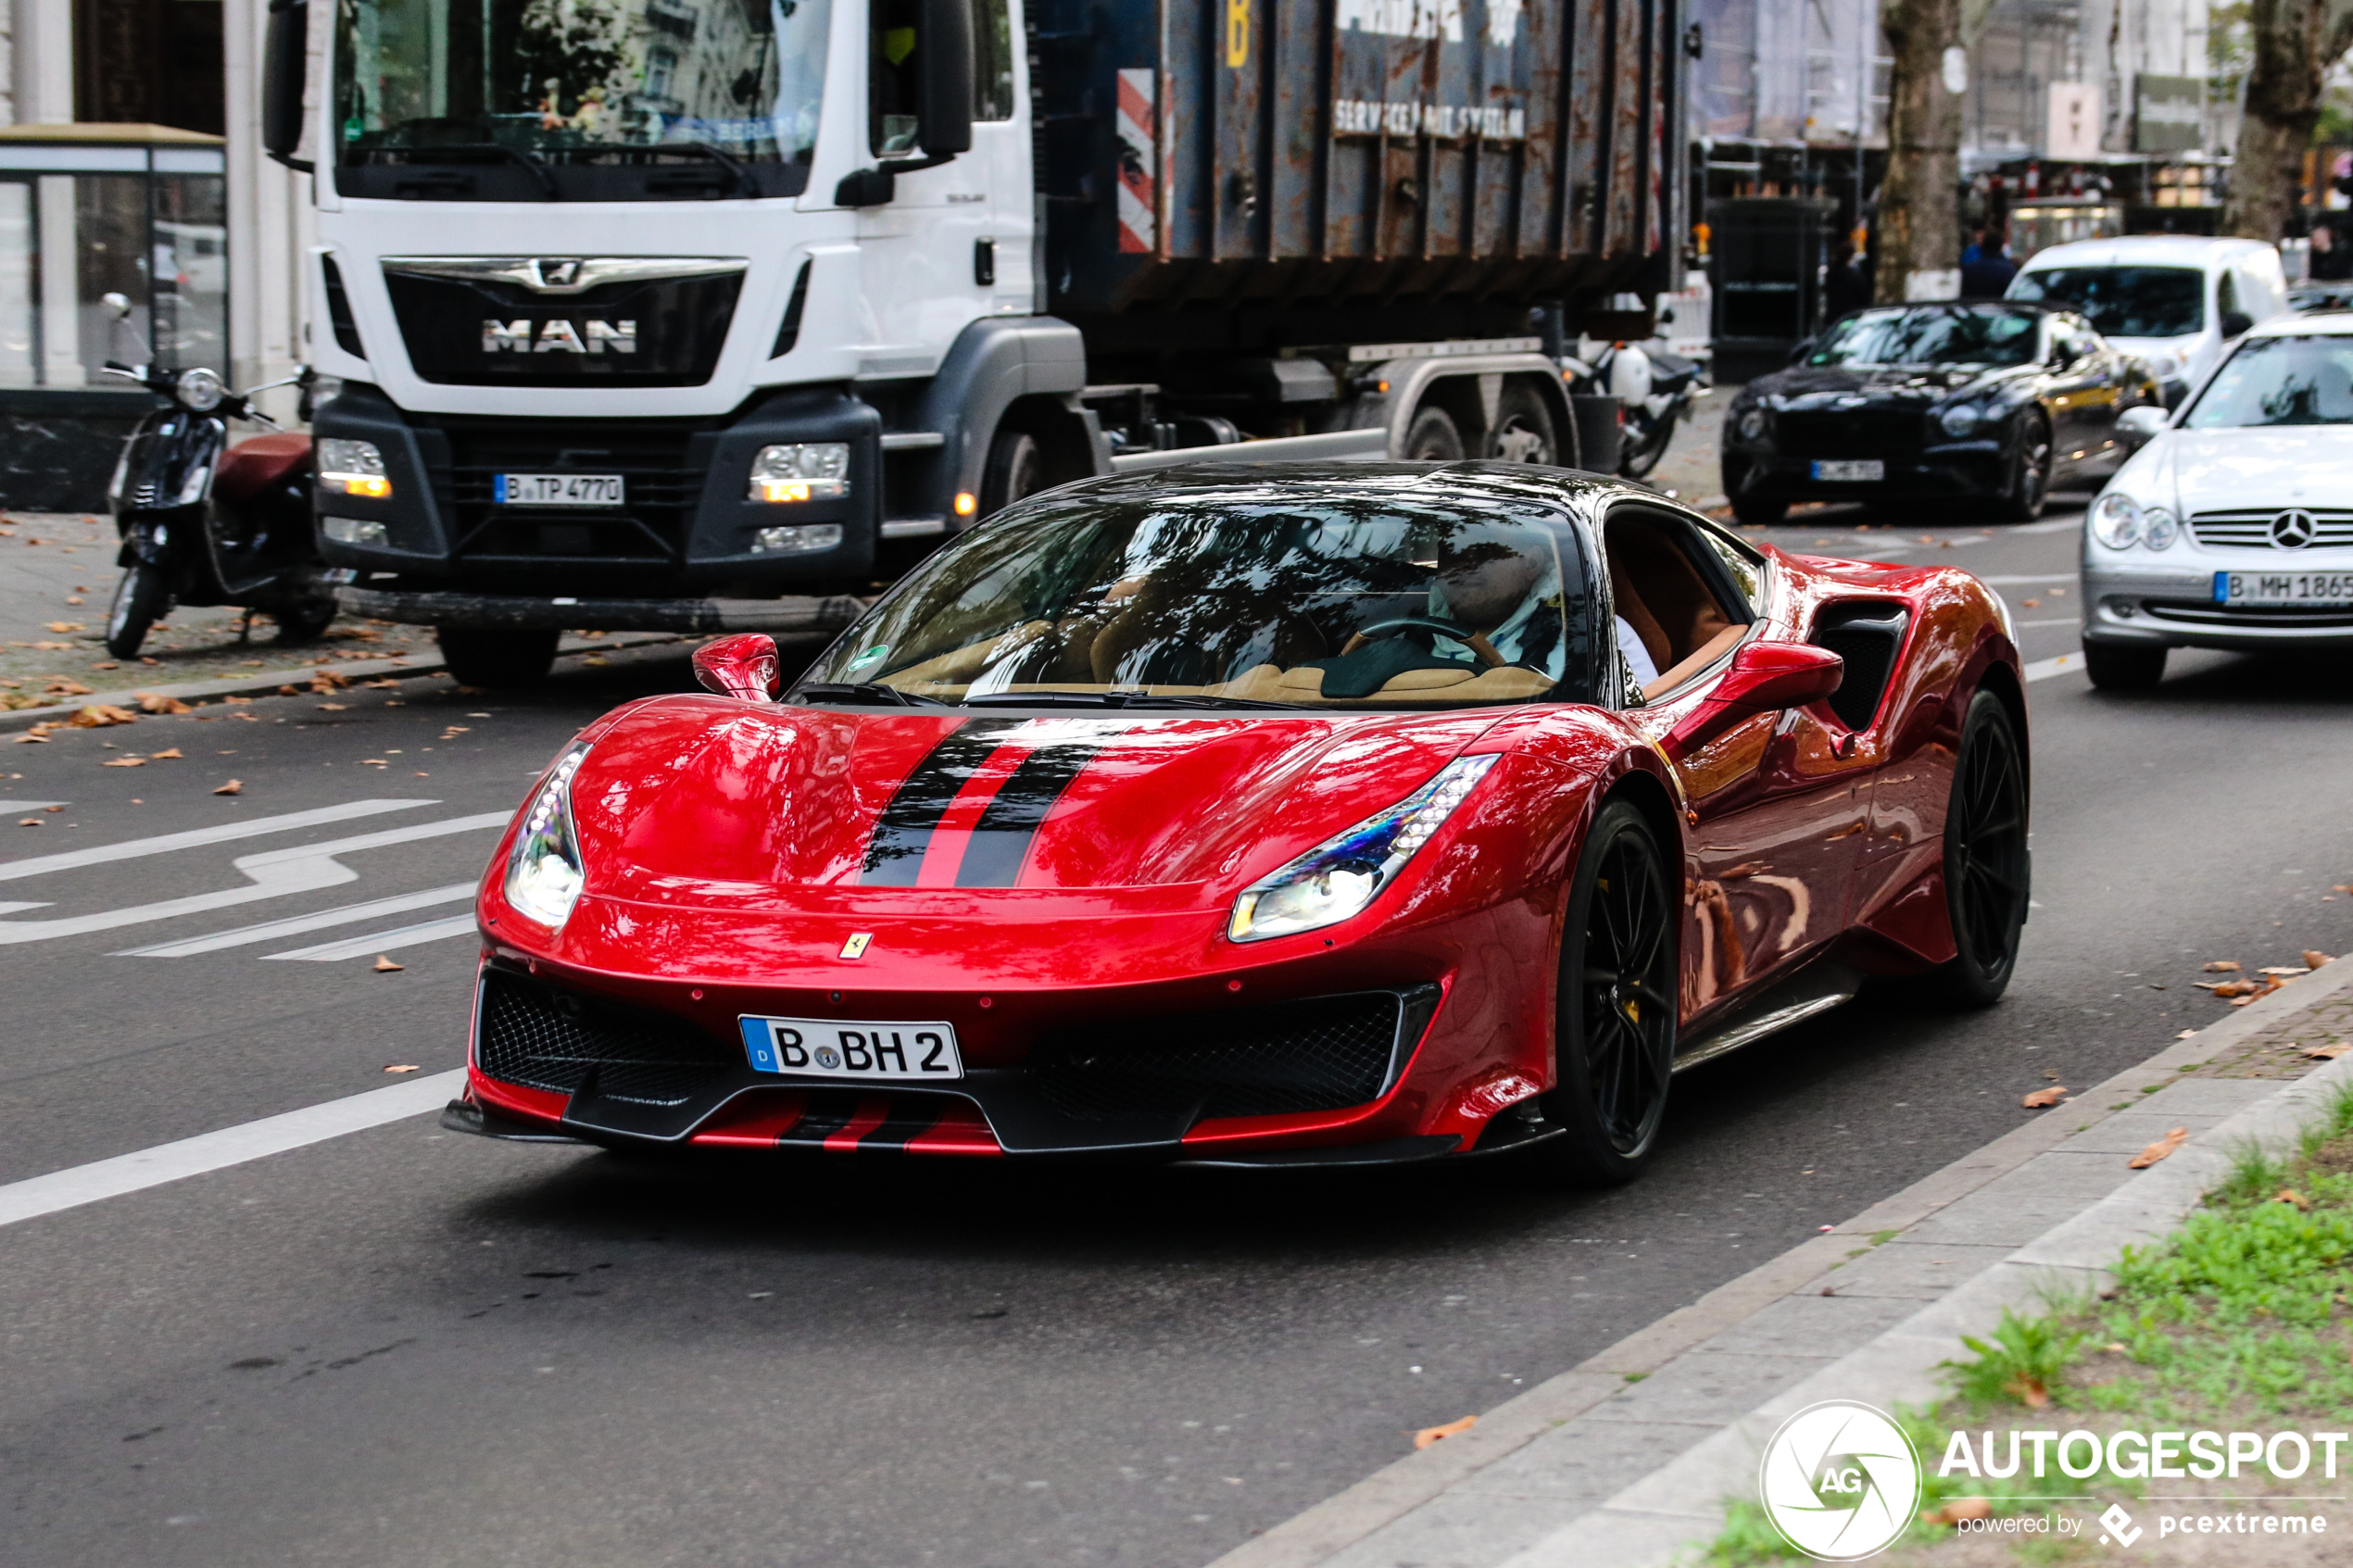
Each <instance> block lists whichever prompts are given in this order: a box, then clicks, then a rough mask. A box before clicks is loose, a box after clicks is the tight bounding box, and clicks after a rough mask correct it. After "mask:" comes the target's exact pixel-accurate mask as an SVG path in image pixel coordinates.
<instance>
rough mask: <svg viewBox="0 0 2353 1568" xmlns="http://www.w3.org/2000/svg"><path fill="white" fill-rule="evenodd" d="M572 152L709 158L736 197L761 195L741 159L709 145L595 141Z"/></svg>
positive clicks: (754, 180)
mask: <svg viewBox="0 0 2353 1568" xmlns="http://www.w3.org/2000/svg"><path fill="white" fill-rule="evenodd" d="M574 150H575V151H578V152H583V153H638V154H646V155H649V156H650V155H659V154H661V153H689V154H692V155H693V156H695V157H704V158H709V159H710V160H711V162H713V163H715V164H717V165H718V166H719V167H720V168H722V169H725V170H726V171H727V174H728V177H729V178H730V179H732V180H733V181H734V182H736V191H737V192H738V193H739V194H743V195H747V196H756V195H758V194H760V181H759V180H758V178H756V177H755V176H754V175H753V174H752V171H751V170H750V169H747V168H745V167H744V164H743V162H742V160H741V159H739V158H736V157H732V156H730V155H729V154H726V153H723V152H721V151H720V150H719V149H718V148H717V147H714V146H712V145H711V144H710V143H709V142H646V143H642V144H641V143H632V142H596V143H592V144H589V145H587V146H585V147H580V148H576V149H574Z"/></svg>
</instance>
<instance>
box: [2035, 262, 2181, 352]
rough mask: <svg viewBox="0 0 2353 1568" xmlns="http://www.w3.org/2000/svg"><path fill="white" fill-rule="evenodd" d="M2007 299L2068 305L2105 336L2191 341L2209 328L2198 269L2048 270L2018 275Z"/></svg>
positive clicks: (2086, 268) (2061, 268)
mask: <svg viewBox="0 0 2353 1568" xmlns="http://www.w3.org/2000/svg"><path fill="white" fill-rule="evenodd" d="M2009 297H2010V298H2012V299H2039V300H2045V301H2047V302H2049V303H2050V304H2053V305H2064V306H2067V307H2069V308H2070V309H2072V310H2073V311H2075V313H2076V314H2077V315H2079V316H2082V317H2083V318H2084V319H2085V320H2089V321H2090V322H2091V323H2092V326H2093V328H2094V330H2095V331H2096V332H2099V334H2100V335H2101V336H2102V337H2111V338H2114V337H2187V336H2189V335H2190V334H2191V333H2192V332H2197V331H2199V330H2201V329H2202V328H2204V327H2205V325H2206V274H2205V273H2203V272H2200V271H2199V270H2197V269H2196V268H2195V267H2049V268H2045V269H2043V270H2039V271H2032V272H2020V274H2019V275H2018V276H2017V277H2016V278H2015V279H2013V280H2011V282H2010V288H2009Z"/></svg>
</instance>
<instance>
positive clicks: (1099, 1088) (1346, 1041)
mask: <svg viewBox="0 0 2353 1568" xmlns="http://www.w3.org/2000/svg"><path fill="white" fill-rule="evenodd" d="M1402 1007H1403V1003H1402V1002H1401V999H1400V998H1399V997H1398V996H1397V995H1396V994H1395V993H1393V992H1388V991H1373V992H1366V993H1364V994H1362V995H1358V996H1349V997H1318V998H1316V999H1315V1000H1314V1001H1306V1002H1292V1003H1287V1004H1285V1005H1283V1006H1280V1007H1270V1008H1252V1009H1249V1010H1239V1011H1234V1012H1215V1013H1197V1014H1193V1015H1191V1016H1189V1017H1182V1018H1173V1019H1162V1020H1154V1021H1152V1022H1149V1023H1145V1024H1142V1025H1140V1026H1139V1025H1137V1024H1133V1023H1123V1024H1121V1025H1120V1026H1119V1027H1118V1028H1116V1029H1106V1030H1104V1031H1102V1032H1101V1035H1094V1034H1091V1033H1090V1034H1083V1035H1082V1034H1076V1033H1074V1034H1064V1035H1054V1036H1050V1037H1049V1038H1048V1039H1046V1040H1045V1041H1043V1042H1041V1043H1040V1046H1039V1048H1038V1066H1037V1067H1036V1068H1035V1069H1034V1070H1033V1072H1032V1074H1031V1077H1032V1081H1033V1082H1034V1083H1035V1084H1036V1085H1037V1088H1038V1093H1039V1094H1040V1095H1041V1096H1042V1097H1043V1098H1045V1100H1046V1102H1047V1103H1048V1104H1049V1105H1051V1107H1052V1108H1053V1109H1054V1110H1058V1111H1060V1112H1062V1114H1063V1115H1065V1116H1070V1117H1075V1118H1076V1119H1078V1120H1080V1121H1088V1122H1100V1121H1108V1120H1111V1119H1114V1118H1117V1117H1123V1116H1142V1115H1161V1114H1167V1113H1170V1112H1176V1111H1182V1110H1185V1109H1187V1108H1188V1107H1190V1106H1193V1105H1196V1104H1198V1105H1200V1106H1201V1108H1202V1110H1201V1114H1202V1115H1203V1116H1265V1115H1271V1114H1276V1113H1278V1112H1285V1111H1304V1110H1343V1109H1345V1108H1347V1107H1349V1106H1352V1105H1363V1104H1365V1102H1366V1101H1368V1100H1373V1099H1377V1098H1379V1097H1380V1093H1381V1091H1382V1090H1383V1089H1385V1088H1386V1087H1388V1085H1389V1074H1390V1060H1391V1058H1392V1057H1393V1056H1394V1055H1395V1052H1396V1047H1397V1035H1398V1023H1399V1013H1400V1011H1401V1009H1402Z"/></svg>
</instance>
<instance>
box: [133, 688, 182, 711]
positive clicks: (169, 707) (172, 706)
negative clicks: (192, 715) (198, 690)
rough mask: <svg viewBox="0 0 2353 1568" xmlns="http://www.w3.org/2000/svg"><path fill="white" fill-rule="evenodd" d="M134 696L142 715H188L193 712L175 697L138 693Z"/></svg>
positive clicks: (155, 693) (154, 693)
mask: <svg viewBox="0 0 2353 1568" xmlns="http://www.w3.org/2000/svg"><path fill="white" fill-rule="evenodd" d="M134 695H135V696H137V698H138V702H139V711H140V712H142V713H188V712H193V711H194V709H190V708H189V706H188V705H187V704H186V703H184V702H182V701H181V700H180V699H179V698H178V697H176V696H163V695H162V694H161V693H159V692H139V693H136V694H134Z"/></svg>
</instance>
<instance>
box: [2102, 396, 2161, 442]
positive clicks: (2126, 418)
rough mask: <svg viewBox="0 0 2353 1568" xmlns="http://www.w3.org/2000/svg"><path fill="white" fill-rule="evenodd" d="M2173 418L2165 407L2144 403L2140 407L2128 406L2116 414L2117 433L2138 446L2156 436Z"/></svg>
mask: <svg viewBox="0 0 2353 1568" xmlns="http://www.w3.org/2000/svg"><path fill="white" fill-rule="evenodd" d="M2171 420H2172V416H2171V414H2168V413H2167V412H2166V411H2165V410H2164V409H2162V408H2151V407H2150V406H2149V405H2148V404H2146V403H2144V404H2141V405H2140V406H2139V407H2138V408H2127V409H2125V410H2124V411H2123V412H2122V413H2120V414H2119V415H2117V416H2116V433H2117V434H2118V435H2119V436H2120V437H2121V438H2122V439H2124V440H2126V441H2129V442H2131V443H2132V444H2133V445H2135V446H2138V445H2141V444H2143V443H2144V442H2146V441H2148V440H2150V439H2152V438H2154V437H2155V436H2156V434H2157V433H2158V431H2161V430H2163V429H2164V428H2165V427H2166V425H2167V424H2169V423H2171Z"/></svg>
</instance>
